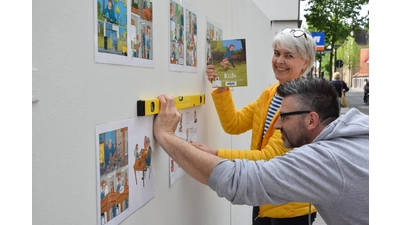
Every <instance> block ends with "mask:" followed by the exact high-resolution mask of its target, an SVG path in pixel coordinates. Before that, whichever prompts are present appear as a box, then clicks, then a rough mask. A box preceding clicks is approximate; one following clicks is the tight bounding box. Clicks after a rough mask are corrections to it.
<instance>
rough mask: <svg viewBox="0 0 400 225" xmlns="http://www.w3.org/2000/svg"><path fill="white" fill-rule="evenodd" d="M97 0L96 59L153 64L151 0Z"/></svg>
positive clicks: (116, 62)
mask: <svg viewBox="0 0 400 225" xmlns="http://www.w3.org/2000/svg"><path fill="white" fill-rule="evenodd" d="M129 3H130V5H128V3H127V1H125V0H95V4H96V7H97V9H96V12H97V13H96V15H95V29H96V35H95V43H96V44H95V47H96V49H95V61H96V62H102V63H113V64H123V65H135V66H136V65H137V66H152V64H153V62H152V60H153V52H154V49H153V32H152V27H153V2H152V0H132V1H130V2H129Z"/></svg>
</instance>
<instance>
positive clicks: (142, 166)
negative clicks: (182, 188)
mask: <svg viewBox="0 0 400 225" xmlns="http://www.w3.org/2000/svg"><path fill="white" fill-rule="evenodd" d="M152 123H153V118H152V117H144V118H140V120H139V119H138V118H131V119H126V120H121V121H116V122H111V123H105V124H100V125H97V126H96V162H97V183H98V185H97V186H98V188H97V193H98V198H97V212H98V213H97V216H98V223H97V224H98V225H103V224H110V225H113V224H119V223H121V222H122V221H123V220H125V219H126V218H127V217H128V216H129V215H130V214H132V213H133V212H135V211H136V210H138V209H139V208H140V207H142V206H143V205H145V204H146V203H147V202H148V201H150V200H151V199H152V198H154V196H155V177H154V170H153V169H152V168H153V166H152V156H153V154H152V143H153V140H152V137H153V133H152Z"/></svg>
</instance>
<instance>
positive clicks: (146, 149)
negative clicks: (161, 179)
mask: <svg viewBox="0 0 400 225" xmlns="http://www.w3.org/2000/svg"><path fill="white" fill-rule="evenodd" d="M136 146H138V144H136ZM151 156H152V148H151V145H150V138H149V137H147V136H145V137H144V144H143V148H142V149H141V150H140V151H137V150H136V148H135V164H134V165H133V171H134V173H135V182H136V185H137V184H138V182H137V172H138V171H139V172H140V171H142V181H143V187H144V186H145V185H144V184H145V172H146V171H150V168H151ZM149 177H150V172H149Z"/></svg>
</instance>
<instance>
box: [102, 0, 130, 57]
mask: <svg viewBox="0 0 400 225" xmlns="http://www.w3.org/2000/svg"><path fill="white" fill-rule="evenodd" d="M126 10H127V7H126V2H125V1H119V0H97V20H98V31H97V37H98V38H97V41H98V42H97V46H98V51H99V52H104V53H109V54H116V55H125V56H126V55H127V54H128V51H127V11H126Z"/></svg>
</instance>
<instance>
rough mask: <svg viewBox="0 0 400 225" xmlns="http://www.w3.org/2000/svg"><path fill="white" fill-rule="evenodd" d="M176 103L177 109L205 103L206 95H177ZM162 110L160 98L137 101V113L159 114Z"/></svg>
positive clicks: (144, 114)
mask: <svg viewBox="0 0 400 225" xmlns="http://www.w3.org/2000/svg"><path fill="white" fill-rule="evenodd" d="M174 99H175V105H176V108H177V109H184V108H190V107H194V106H199V105H204V102H205V95H204V94H200V95H190V96H178V97H175V98H174ZM159 112H160V100H159V99H153V100H139V101H137V115H138V116H148V115H154V114H158V113H159Z"/></svg>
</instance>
